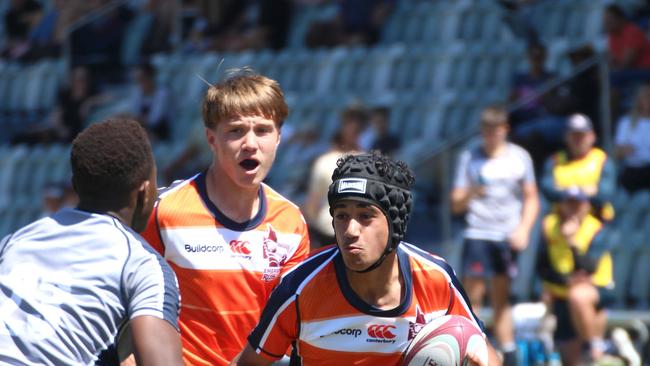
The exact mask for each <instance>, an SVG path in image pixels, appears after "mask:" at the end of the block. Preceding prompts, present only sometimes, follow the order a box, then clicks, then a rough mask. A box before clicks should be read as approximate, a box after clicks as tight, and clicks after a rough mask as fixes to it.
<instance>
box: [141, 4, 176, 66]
mask: <svg viewBox="0 0 650 366" xmlns="http://www.w3.org/2000/svg"><path fill="white" fill-rule="evenodd" d="M178 4H179V2H178V1H164V0H148V1H147V3H146V4H145V6H144V9H143V10H144V11H145V12H147V13H150V14H151V15H152V17H153V20H152V23H151V26H150V27H149V30H148V32H147V35H146V37H145V39H144V41H143V42H142V49H141V53H142V55H143V56H144V57H143V58H144V59H148V58H149V56H151V55H153V54H156V53H160V52H166V51H170V50H171V48H172V42H173V38H172V35H173V31H174V21H175V17H176V14H177V13H178V11H179V9H177V7H178Z"/></svg>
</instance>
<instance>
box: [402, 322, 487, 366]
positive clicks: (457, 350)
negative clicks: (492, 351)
mask: <svg viewBox="0 0 650 366" xmlns="http://www.w3.org/2000/svg"><path fill="white" fill-rule="evenodd" d="M469 351H471V352H473V353H475V354H476V355H477V356H478V357H479V358H480V359H481V361H484V364H485V365H487V360H488V351H487V343H486V342H485V338H484V337H483V333H482V332H481V330H480V329H479V327H478V326H476V325H475V324H474V323H472V322H471V321H470V320H469V319H467V318H465V317H464V316H460V315H445V316H441V317H439V318H436V319H434V320H433V321H431V322H430V323H429V324H427V325H425V326H424V327H423V328H422V329H421V330H420V331H419V332H418V333H417V335H416V336H415V338H413V340H412V341H411V343H410V344H409V346H408V347H407V348H406V351H405V352H404V361H403V363H402V365H404V366H433V365H435V366H462V365H467V364H468V360H467V358H466V357H465V356H466V355H467V353H468V352H469Z"/></svg>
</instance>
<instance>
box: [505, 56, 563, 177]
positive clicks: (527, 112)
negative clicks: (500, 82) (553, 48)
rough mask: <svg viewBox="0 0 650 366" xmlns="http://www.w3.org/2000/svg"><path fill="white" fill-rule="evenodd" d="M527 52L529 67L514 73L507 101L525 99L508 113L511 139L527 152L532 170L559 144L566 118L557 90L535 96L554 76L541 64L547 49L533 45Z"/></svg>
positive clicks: (538, 168)
mask: <svg viewBox="0 0 650 366" xmlns="http://www.w3.org/2000/svg"><path fill="white" fill-rule="evenodd" d="M527 53H528V63H529V69H528V71H527V72H524V73H518V74H516V75H515V77H514V80H513V83H512V87H511V92H510V102H512V103H516V102H521V101H525V103H524V104H521V105H520V106H519V107H518V108H517V109H515V110H514V111H512V112H511V115H510V119H511V120H512V132H511V138H512V141H514V142H515V143H517V144H519V145H521V146H522V147H524V148H525V149H526V150H527V151H528V152H529V153H530V155H531V157H532V159H533V162H534V163H535V168H536V169H535V170H536V171H539V170H540V168H541V162H543V161H544V160H545V158H546V157H547V156H548V155H549V154H550V153H551V152H552V151H554V150H555V149H557V148H558V147H559V146H560V144H561V142H562V133H563V131H564V124H565V119H564V117H562V116H561V115H560V114H561V113H560V111H559V110H558V103H559V102H560V98H559V96H558V90H557V89H553V90H547V91H545V92H544V93H543V94H540V95H537V93H539V92H540V91H541V90H540V88H541V87H542V86H544V85H545V84H547V83H548V82H549V81H551V80H553V79H554V78H555V74H553V73H552V72H549V71H547V70H546V68H545V65H544V64H545V62H546V48H544V46H543V45H541V44H532V45H530V46H529V47H528V51H527Z"/></svg>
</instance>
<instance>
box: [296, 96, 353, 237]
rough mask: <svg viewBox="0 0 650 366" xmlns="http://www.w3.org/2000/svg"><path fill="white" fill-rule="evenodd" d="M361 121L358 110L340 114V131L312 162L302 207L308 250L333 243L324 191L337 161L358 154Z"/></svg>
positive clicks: (330, 218) (325, 191)
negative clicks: (324, 150)
mask: <svg viewBox="0 0 650 366" xmlns="http://www.w3.org/2000/svg"><path fill="white" fill-rule="evenodd" d="M365 120H366V112H365V110H363V109H362V108H359V107H351V108H348V109H346V110H344V111H343V113H342V114H341V127H340V129H339V130H338V131H337V132H336V133H335V134H334V137H333V138H332V145H331V147H330V149H329V151H327V152H326V153H324V154H323V155H321V156H319V157H318V158H317V159H316V161H315V162H314V165H313V167H312V170H311V174H310V178H309V186H308V187H309V190H308V192H307V198H306V199H305V204H304V212H305V218H306V219H307V223H308V224H309V237H310V238H311V243H312V244H311V245H312V249H314V248H319V247H322V246H325V245H330V244H332V243H335V242H336V239H335V238H334V228H332V216H331V215H330V211H329V204H328V203H327V189H328V187H329V185H330V184H331V183H332V172H333V171H334V169H335V168H336V162H337V161H338V160H339V158H341V157H342V156H344V155H348V154H354V153H357V152H359V151H360V147H359V137H360V135H361V131H362V130H363V126H364V125H365Z"/></svg>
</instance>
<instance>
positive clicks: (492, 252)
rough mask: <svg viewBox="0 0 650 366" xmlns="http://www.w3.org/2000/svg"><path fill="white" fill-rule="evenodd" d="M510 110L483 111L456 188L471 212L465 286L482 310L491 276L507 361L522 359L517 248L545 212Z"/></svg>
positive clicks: (458, 202)
mask: <svg viewBox="0 0 650 366" xmlns="http://www.w3.org/2000/svg"><path fill="white" fill-rule="evenodd" d="M507 135H508V112H507V110H506V109H505V108H504V107H501V106H489V107H487V108H485V109H484V110H483V112H482V113H481V136H482V143H481V144H480V145H479V146H476V147H473V148H470V149H468V150H465V151H464V152H463V153H462V154H461V155H460V158H459V162H458V166H457V171H456V179H455V181H454V187H453V190H452V192H451V205H452V211H453V213H455V214H462V213H465V214H466V216H465V218H466V221H467V227H466V230H465V233H464V237H465V241H464V244H463V245H464V248H463V255H462V273H463V285H464V287H465V290H466V291H467V294H468V296H469V299H470V301H471V302H472V307H473V308H474V309H475V310H476V312H477V314H478V313H479V311H480V309H481V307H482V305H483V300H484V298H485V295H486V292H487V291H486V282H487V280H490V282H491V283H490V284H491V286H490V287H491V293H490V300H491V301H490V302H491V304H492V309H493V310H494V324H495V328H494V334H495V336H496V339H497V340H498V342H499V345H500V347H501V350H502V351H503V355H504V365H506V366H509V365H516V364H517V347H516V344H515V339H514V331H513V323H512V314H511V308H510V303H509V301H510V300H509V299H510V283H511V280H512V278H514V276H515V275H516V273H517V262H516V259H517V253H518V252H520V251H522V250H524V249H525V248H526V247H527V246H528V241H529V237H530V231H531V229H532V228H533V225H534V223H535V219H536V218H537V214H538V212H539V199H538V196H537V185H536V184H535V173H534V171H533V165H532V161H531V158H530V156H529V155H528V153H527V152H526V150H524V149H522V148H521V147H519V146H517V145H515V144H513V143H510V142H508V141H507V139H506V137H507Z"/></svg>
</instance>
